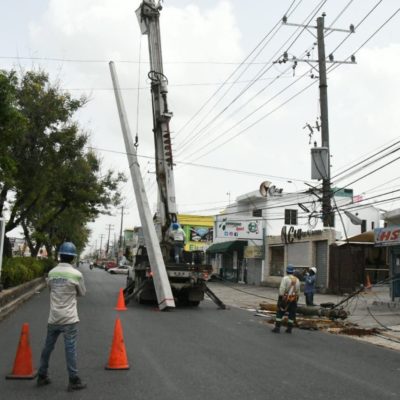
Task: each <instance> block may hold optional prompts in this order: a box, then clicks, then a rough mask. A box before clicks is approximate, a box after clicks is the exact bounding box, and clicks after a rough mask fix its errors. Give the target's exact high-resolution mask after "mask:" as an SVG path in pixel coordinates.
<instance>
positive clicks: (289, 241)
mask: <svg viewBox="0 0 400 400" xmlns="http://www.w3.org/2000/svg"><path fill="white" fill-rule="evenodd" d="M335 240H336V232H335V230H333V229H324V230H307V231H305V230H302V229H300V228H297V229H296V228H295V227H293V226H286V225H285V226H284V227H283V228H282V231H281V235H280V236H267V237H266V255H265V268H264V279H263V281H264V283H266V284H268V285H271V286H277V285H278V284H279V282H280V281H281V278H282V276H284V274H285V269H286V266H287V265H288V264H292V265H293V266H294V267H295V269H296V273H298V274H302V273H303V271H304V269H306V268H309V267H317V270H318V273H317V282H316V286H317V288H318V289H319V290H320V291H321V292H324V291H326V290H327V288H328V281H329V262H328V260H329V245H330V244H331V243H334V242H335Z"/></svg>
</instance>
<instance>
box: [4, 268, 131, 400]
mask: <svg viewBox="0 0 400 400" xmlns="http://www.w3.org/2000/svg"><path fill="white" fill-rule="evenodd" d="M79 270H80V271H81V272H83V274H84V276H85V284H86V287H87V295H86V296H85V297H80V298H79V299H78V313H79V316H80V319H81V322H80V324H79V336H78V368H79V369H80V374H81V375H82V377H83V379H85V380H87V379H86V375H89V374H90V373H94V374H95V375H96V374H97V371H96V370H97V369H100V370H101V369H103V368H104V366H105V364H106V361H107V359H108V351H109V346H110V345H111V339H112V334H113V331H112V329H113V327H110V326H108V325H107V326H106V324H105V323H104V324H102V320H103V319H107V318H105V316H107V315H108V316H109V317H110V318H111V316H112V315H113V314H115V312H114V310H113V308H114V306H115V303H116V301H117V297H116V293H117V292H118V290H119V288H120V287H124V281H123V280H122V279H118V280H116V279H112V278H113V277H112V276H111V275H110V274H108V273H107V272H105V271H104V270H101V269H93V270H90V269H89V268H88V267H87V268H82V267H81V268H79ZM121 278H122V277H121ZM48 313H49V292H48V289H47V288H46V289H44V290H42V291H41V292H40V293H39V294H36V295H35V296H34V297H32V298H31V299H30V300H29V301H28V302H26V303H24V304H23V305H22V306H21V307H20V308H19V309H18V310H16V311H15V312H14V313H13V314H11V315H9V317H8V318H6V319H5V320H3V321H2V322H1V323H0V372H1V375H2V376H3V377H4V376H6V375H7V374H9V373H10V372H11V370H12V367H13V363H14V359H15V354H16V350H17V347H18V340H19V337H20V332H21V327H22V324H23V323H24V322H27V323H29V326H30V344H31V348H32V359H33V364H34V367H35V368H38V367H39V359H40V352H41V350H42V346H43V344H44V340H45V337H46V326H47V318H48ZM105 334H107V335H108V336H107V339H109V337H111V339H110V341H109V342H107V344H106V343H105ZM93 354H95V355H96V356H95V361H94V363H93V364H92V361H93V356H92V355H93ZM101 357H102V358H101ZM100 358H101V360H102V361H101V362H99V359H100ZM86 360H89V362H87V361H86ZM97 364H98V368H96V367H95V366H97ZM86 365H88V370H89V373H88V374H87V372H86V371H85V370H84V369H85V367H86ZM93 371H94V372H93ZM49 372H50V376H51V379H52V384H51V385H49V386H47V387H42V388H36V386H35V381H33V380H27V381H21V380H7V381H6V380H3V379H0V393H1V398H3V395H4V398H6V397H5V396H6V395H9V396H13V397H15V399H16V400H19V399H23V400H25V399H31V398H32V399H36V398H38V399H39V398H40V399H47V398H49V399H50V398H51V397H54V395H57V396H59V397H60V396H61V399H63V398H64V397H63V396H68V393H66V392H65V390H66V387H67V383H68V375H67V371H66V364H65V356H64V345H63V339H62V337H60V338H59V340H58V341H57V345H56V348H55V350H54V352H53V353H52V355H51V359H50V371H49ZM93 386H94V388H96V386H97V383H96V378H94V379H93ZM100 386H101V385H100ZM64 392H65V394H63V393H64ZM87 396H88V394H87V393H86V397H85V395H84V391H82V393H80V392H79V393H78V392H77V393H76V394H75V395H74V397H76V398H88V397H87ZM65 398H67V397H65Z"/></svg>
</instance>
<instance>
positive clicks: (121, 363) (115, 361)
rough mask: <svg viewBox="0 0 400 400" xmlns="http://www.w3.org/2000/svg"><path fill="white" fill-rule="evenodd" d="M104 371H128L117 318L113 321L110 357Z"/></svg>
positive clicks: (120, 326) (119, 322) (122, 337)
mask: <svg viewBox="0 0 400 400" xmlns="http://www.w3.org/2000/svg"><path fill="white" fill-rule="evenodd" d="M106 369H129V364H128V357H127V355H126V349H125V343H124V335H123V333H122V325H121V321H120V319H119V318H117V320H116V321H115V327H114V338H113V342H112V346H111V351H110V357H109V359H108V364H107V365H106Z"/></svg>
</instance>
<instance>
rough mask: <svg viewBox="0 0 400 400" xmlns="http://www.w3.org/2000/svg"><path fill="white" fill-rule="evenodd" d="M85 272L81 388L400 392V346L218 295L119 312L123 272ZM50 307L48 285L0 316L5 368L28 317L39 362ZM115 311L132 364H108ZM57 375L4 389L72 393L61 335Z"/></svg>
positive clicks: (225, 394) (188, 392) (250, 393)
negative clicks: (282, 324)
mask: <svg viewBox="0 0 400 400" xmlns="http://www.w3.org/2000/svg"><path fill="white" fill-rule="evenodd" d="M84 273H85V277H86V283H87V287H88V294H87V296H86V297H85V298H82V299H80V300H81V301H80V304H79V312H80V316H81V324H80V330H81V332H80V338H79V340H80V343H79V359H78V361H79V367H80V370H81V375H82V377H83V378H84V379H85V380H86V381H87V382H88V389H87V390H85V391H82V392H79V393H75V394H74V397H75V398H99V399H112V398H115V397H118V396H131V397H132V396H134V397H135V398H137V399H153V398H154V399H167V400H168V399H178V400H179V399H187V398H188V397H189V396H190V398H193V399H200V398H202V399H203V398H204V397H205V396H207V397H208V398H212V399H213V398H216V399H242V398H244V397H246V398H249V399H265V397H266V396H268V397H270V398H276V397H277V396H281V395H282V394H285V395H288V396H296V398H299V399H303V398H304V399H309V398H310V397H311V396H312V397H313V398H316V399H319V398H324V399H326V398H329V399H342V398H351V399H372V398H376V397H379V398H380V399H389V398H390V399H391V398H395V397H393V396H394V395H396V396H397V394H398V392H399V389H400V388H399V383H398V382H399V369H398V368H399V366H400V363H399V361H400V359H399V355H398V353H395V352H391V351H389V350H385V349H380V348H377V347H374V346H370V345H368V344H363V343H358V342H356V341H354V340H351V339H348V338H346V337H338V336H334V335H328V334H323V333H320V332H308V331H300V330H297V329H296V330H295V331H294V334H293V335H291V336H289V335H286V334H285V333H282V334H280V335H274V334H272V333H271V332H270V329H271V326H270V325H267V324H265V323H264V321H263V320H261V319H259V318H257V317H254V316H253V314H252V313H249V312H247V311H243V310H239V309H234V308H232V309H230V310H226V311H223V310H219V309H217V308H216V306H215V305H214V304H213V303H212V302H210V301H205V302H203V303H201V305H200V307H199V308H182V309H176V310H174V311H172V312H159V311H157V309H156V308H155V307H154V306H140V305H136V304H132V305H131V304H129V306H128V311H126V312H121V313H119V314H118V313H117V312H115V311H114V310H113V308H114V306H115V304H116V301H117V296H118V290H119V287H123V285H124V281H125V279H124V277H122V276H110V275H109V274H107V273H106V272H104V271H102V270H98V269H94V270H92V271H90V270H87V271H85V270H84ZM47 313H48V293H46V291H45V292H44V293H43V292H42V293H41V294H40V295H38V296H36V297H35V298H33V299H32V300H31V301H30V302H28V303H26V304H25V305H24V306H23V307H22V308H21V309H20V310H18V311H17V312H16V313H15V314H13V315H12V316H10V318H8V319H6V320H5V321H3V322H2V323H1V324H0V330H1V332H3V334H1V337H0V344H1V349H2V351H1V354H2V356H1V358H2V359H3V360H2V361H1V371H2V374H3V376H4V375H6V374H7V373H9V372H10V369H11V368H12V363H13V360H14V356H15V350H16V345H17V342H18V337H19V333H20V326H21V325H22V323H23V322H30V326H31V344H32V350H33V353H34V360H35V364H36V365H37V362H38V359H39V358H38V357H39V355H40V349H41V346H42V344H43V343H42V341H43V340H44V335H45V324H46V320H47ZM117 315H119V316H120V318H121V321H122V326H123V331H124V337H125V345H126V349H127V353H128V359H129V362H130V366H131V368H130V370H128V371H105V370H104V366H105V364H106V362H107V359H108V355H109V350H110V346H111V342H112V336H113V329H114V323H115V319H116V316H117ZM10 336H13V337H12V338H11V339H10ZM5 337H8V338H9V340H5ZM3 350H4V351H3ZM4 359H5V360H7V363H6V364H7V365H4ZM51 376H52V378H53V383H52V385H49V386H48V387H44V388H35V387H34V382H32V381H2V380H0V392H1V393H2V397H3V395H4V396H6V395H7V396H14V397H15V398H16V399H26V398H32V399H35V398H39V397H40V398H41V399H47V398H50V397H54V396H55V395H57V396H58V397H60V398H61V399H63V398H64V397H65V396H70V394H68V393H66V392H65V388H66V380H67V378H66V376H67V375H66V370H65V361H64V354H63V346H62V344H61V343H59V344H58V345H57V347H56V350H55V352H54V354H53V356H52V360H51ZM65 398H67V397H65ZM68 398H69V397H68Z"/></svg>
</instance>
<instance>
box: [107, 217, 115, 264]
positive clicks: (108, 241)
mask: <svg viewBox="0 0 400 400" xmlns="http://www.w3.org/2000/svg"><path fill="white" fill-rule="evenodd" d="M107 226H108V238H107V247H106V256H108V250H109V249H110V247H109V246H110V232H111V230H112V229H114V225H112V224H108V225H107Z"/></svg>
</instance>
